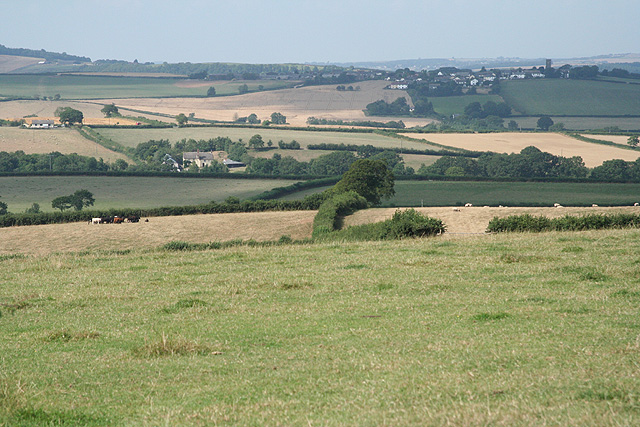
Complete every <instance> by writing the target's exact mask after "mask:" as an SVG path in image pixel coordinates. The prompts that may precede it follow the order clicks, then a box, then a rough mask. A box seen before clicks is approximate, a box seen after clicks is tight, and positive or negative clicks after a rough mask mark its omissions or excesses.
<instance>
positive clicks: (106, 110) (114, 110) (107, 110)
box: [100, 104, 120, 117]
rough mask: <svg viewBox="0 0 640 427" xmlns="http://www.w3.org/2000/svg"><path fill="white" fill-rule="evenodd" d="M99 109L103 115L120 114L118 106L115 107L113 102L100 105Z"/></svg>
mask: <svg viewBox="0 0 640 427" xmlns="http://www.w3.org/2000/svg"><path fill="white" fill-rule="evenodd" d="M100 111H101V112H102V114H104V116H105V117H113V116H119V115H120V113H119V112H118V107H116V105H115V104H110V105H105V106H104V107H102V110H100Z"/></svg>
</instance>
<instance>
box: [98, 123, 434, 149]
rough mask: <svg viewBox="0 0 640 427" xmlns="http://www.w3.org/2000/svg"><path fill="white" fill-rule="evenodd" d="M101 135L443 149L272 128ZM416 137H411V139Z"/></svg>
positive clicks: (128, 143) (107, 131)
mask: <svg viewBox="0 0 640 427" xmlns="http://www.w3.org/2000/svg"><path fill="white" fill-rule="evenodd" d="M95 131H96V132H98V133H99V134H101V135H103V136H105V137H107V138H109V139H111V140H113V141H115V142H117V143H119V144H122V145H124V146H125V147H132V148H135V147H136V146H137V145H138V144H140V143H141V142H147V141H149V140H152V139H155V140H160V139H168V140H169V141H170V142H172V143H174V142H176V141H180V140H182V139H189V138H192V139H195V140H199V139H205V140H207V139H210V138H216V137H218V136H221V137H228V138H231V139H232V140H233V141H238V140H240V139H242V140H243V141H244V142H248V141H249V139H251V137H252V136H253V135H256V134H259V135H260V136H262V139H263V140H264V141H269V140H271V141H272V142H273V144H274V145H275V146H277V145H278V141H280V140H283V141H284V142H291V141H292V140H294V139H295V140H296V141H298V142H299V143H300V146H301V147H302V148H306V147H307V146H308V145H309V144H323V143H327V144H347V145H349V144H353V145H373V146H374V147H383V148H401V147H404V148H407V149H415V150H427V149H429V150H440V149H441V148H440V147H438V146H435V145H431V144H429V143H428V142H426V141H425V142H422V141H420V140H415V141H407V140H400V139H398V138H391V137H388V136H383V135H378V134H375V133H357V132H335V131H333V132H332V131H331V130H326V131H301V130H289V129H287V128H280V127H269V128H262V127H259V128H240V127H238V128H234V127H189V128H177V127H176V128H168V129H153V128H140V129H114V128H102V129H100V128H98V129H95ZM412 135H415V134H411V135H410V136H412Z"/></svg>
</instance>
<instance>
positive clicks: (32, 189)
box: [0, 176, 295, 212]
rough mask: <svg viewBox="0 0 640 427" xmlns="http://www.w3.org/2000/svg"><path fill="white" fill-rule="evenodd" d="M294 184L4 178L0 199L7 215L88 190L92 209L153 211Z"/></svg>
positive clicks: (178, 179) (135, 178) (132, 178)
mask: <svg viewBox="0 0 640 427" xmlns="http://www.w3.org/2000/svg"><path fill="white" fill-rule="evenodd" d="M294 182H295V181H291V180H284V179H233V178H226V179H216V178H184V177H139V176H128V177H127V176H122V177H114V176H4V177H0V196H2V201H3V202H4V203H6V204H7V205H9V211H10V212H23V211H24V210H25V209H27V208H29V207H30V206H31V204H32V203H38V204H40V208H41V209H42V210H44V211H52V210H53V208H52V207H51V201H52V200H53V199H54V198H56V197H59V196H66V195H69V194H73V193H74V192H75V191H77V190H79V189H81V188H82V189H86V190H89V191H90V192H91V193H93V196H94V197H95V199H96V201H95V205H94V206H93V208H95V209H112V208H113V209H119V208H154V207H162V206H185V205H197V204H202V203H209V202H211V201H212V200H215V201H216V202H222V201H224V200H225V199H226V198H227V197H229V196H235V197H239V198H240V199H241V200H244V199H247V198H250V197H252V196H255V195H257V194H260V193H262V192H264V191H268V190H271V189H272V188H275V187H284V186H287V185H291V184H293V183H294Z"/></svg>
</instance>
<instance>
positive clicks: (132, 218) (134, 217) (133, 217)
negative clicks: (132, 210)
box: [126, 215, 140, 222]
mask: <svg viewBox="0 0 640 427" xmlns="http://www.w3.org/2000/svg"><path fill="white" fill-rule="evenodd" d="M126 220H127V222H140V217H139V216H138V215H129V216H128V217H127V218H126Z"/></svg>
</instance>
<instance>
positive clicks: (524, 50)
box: [0, 0, 640, 63]
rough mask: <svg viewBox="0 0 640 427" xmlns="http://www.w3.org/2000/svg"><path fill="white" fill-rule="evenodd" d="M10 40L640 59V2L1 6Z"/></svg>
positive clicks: (174, 56) (126, 52)
mask: <svg viewBox="0 0 640 427" xmlns="http://www.w3.org/2000/svg"><path fill="white" fill-rule="evenodd" d="M0 13H1V14H2V16H3V19H2V24H0V44H3V45H5V46H7V47H13V48H29V49H38V50H39V49H45V50H48V51H53V52H67V53H69V54H73V55H80V56H88V57H90V58H91V59H92V60H97V59H123V60H128V61H133V60H134V59H137V60H138V61H140V62H163V61H166V62H170V63H173V62H239V63H291V62H293V63H311V62H315V63H323V62H362V61H390V60H399V59H418V58H423V59H424V58H497V57H506V58H512V57H520V58H575V57H589V56H595V55H604V54H612V53H638V52H640V19H638V18H640V1H638V0H608V1H606V2H604V1H598V2H590V1H588V0H579V1H578V0H473V1H468V0H423V1H420V0H388V1H382V0H342V1H339V0H315V1H310V0H224V1H219V0H212V1H204V0H153V1H151V0H101V1H95V0H58V1H54V0H0Z"/></svg>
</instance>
